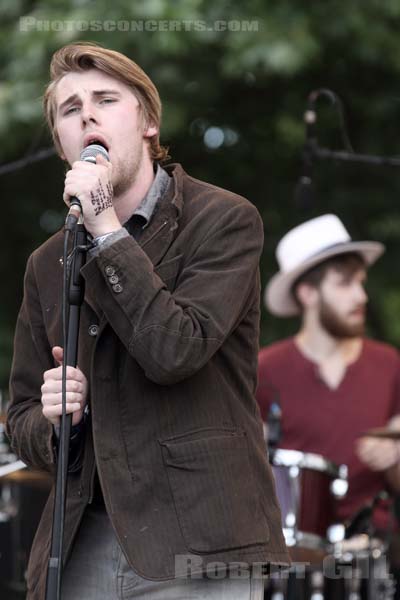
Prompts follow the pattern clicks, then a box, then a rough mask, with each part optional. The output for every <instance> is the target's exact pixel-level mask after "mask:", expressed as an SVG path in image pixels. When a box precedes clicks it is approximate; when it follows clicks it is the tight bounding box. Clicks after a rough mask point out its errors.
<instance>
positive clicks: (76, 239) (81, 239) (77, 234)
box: [46, 224, 87, 600]
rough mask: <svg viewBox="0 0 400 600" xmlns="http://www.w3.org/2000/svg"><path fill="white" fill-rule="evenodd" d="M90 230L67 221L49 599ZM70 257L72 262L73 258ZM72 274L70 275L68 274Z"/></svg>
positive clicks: (57, 561)
mask: <svg viewBox="0 0 400 600" xmlns="http://www.w3.org/2000/svg"><path fill="white" fill-rule="evenodd" d="M70 233H73V234H74V235H73V243H72V251H71V253H70V255H69V256H68V257H67V246H68V238H69V234H70ZM86 244H87V234H86V229H85V227H84V226H83V224H77V225H76V224H74V225H72V226H71V225H70V226H68V225H66V228H65V241H64V261H63V262H64V290H63V294H64V298H63V329H64V360H63V414H62V416H61V428H60V438H59V444H58V460H57V478H56V489H55V500H54V513H53V525H52V539H51V550H50V558H49V563H48V571H47V581H46V600H59V599H60V598H61V578H62V566H63V565H62V555H63V533H64V519H65V507H66V495H67V476H68V455H69V443H70V434H71V425H72V414H68V415H66V414H65V404H66V401H65V400H66V396H65V393H66V380H65V377H66V368H67V366H72V367H75V366H76V362H77V355H78V336H79V320H80V308H81V305H82V303H83V298H84V295H85V289H84V280H83V277H82V276H81V274H80V270H81V268H82V267H83V265H84V264H85V262H86V250H87V246H86ZM70 261H71V262H70ZM68 274H69V277H68Z"/></svg>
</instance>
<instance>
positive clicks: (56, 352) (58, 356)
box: [51, 346, 64, 365]
mask: <svg viewBox="0 0 400 600" xmlns="http://www.w3.org/2000/svg"><path fill="white" fill-rule="evenodd" d="M51 353H52V355H53V358H54V360H55V361H56V362H58V364H59V365H62V361H63V357H64V350H63V349H62V348H61V346H53V348H52V350H51Z"/></svg>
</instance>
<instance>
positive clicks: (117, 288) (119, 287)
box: [112, 283, 124, 294]
mask: <svg viewBox="0 0 400 600" xmlns="http://www.w3.org/2000/svg"><path fill="white" fill-rule="evenodd" d="M112 289H113V290H114V292H115V293H116V294H120V293H121V292H122V290H123V289H124V288H123V287H122V285H121V284H120V283H116V284H115V285H113V286H112Z"/></svg>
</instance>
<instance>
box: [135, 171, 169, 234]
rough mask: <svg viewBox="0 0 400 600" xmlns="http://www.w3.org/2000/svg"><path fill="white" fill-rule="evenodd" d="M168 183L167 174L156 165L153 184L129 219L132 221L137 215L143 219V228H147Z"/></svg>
mask: <svg viewBox="0 0 400 600" xmlns="http://www.w3.org/2000/svg"><path fill="white" fill-rule="evenodd" d="M170 183H171V178H170V177H169V175H168V174H167V172H166V171H165V170H164V169H163V168H162V167H160V165H159V164H157V170H156V174H155V177H154V179H153V182H152V184H151V186H150V188H149V190H148V192H147V194H146V195H145V197H144V198H143V200H142V201H141V203H140V204H139V206H138V207H137V208H136V210H135V211H134V212H133V213H132V215H131V217H130V219H132V217H133V216H134V215H139V216H141V217H143V219H144V225H143V228H145V227H147V225H148V224H149V222H150V220H151V217H152V216H153V213H154V210H155V208H156V205H157V203H158V201H159V200H160V199H161V198H162V196H163V195H164V193H165V192H166V190H167V188H168V186H169V184H170ZM130 219H129V220H128V222H129V221H130Z"/></svg>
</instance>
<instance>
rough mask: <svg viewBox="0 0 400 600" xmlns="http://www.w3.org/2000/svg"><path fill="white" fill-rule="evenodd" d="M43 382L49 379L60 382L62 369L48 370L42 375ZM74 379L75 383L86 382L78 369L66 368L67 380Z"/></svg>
mask: <svg viewBox="0 0 400 600" xmlns="http://www.w3.org/2000/svg"><path fill="white" fill-rule="evenodd" d="M43 379H44V381H45V382H46V381H48V380H50V379H54V380H57V381H58V380H60V379H62V367H56V368H55V369H49V370H48V371H45V372H44V373H43ZM69 379H74V380H76V381H81V382H82V383H83V382H85V381H86V378H85V375H84V374H83V372H82V371H81V370H80V369H77V368H76V367H70V366H68V367H67V380H69Z"/></svg>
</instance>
